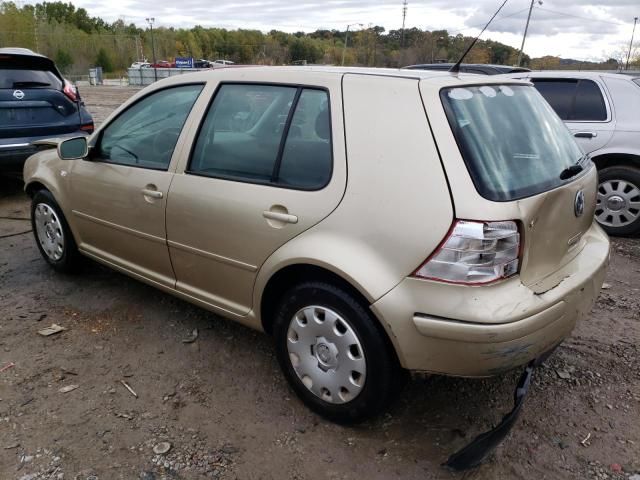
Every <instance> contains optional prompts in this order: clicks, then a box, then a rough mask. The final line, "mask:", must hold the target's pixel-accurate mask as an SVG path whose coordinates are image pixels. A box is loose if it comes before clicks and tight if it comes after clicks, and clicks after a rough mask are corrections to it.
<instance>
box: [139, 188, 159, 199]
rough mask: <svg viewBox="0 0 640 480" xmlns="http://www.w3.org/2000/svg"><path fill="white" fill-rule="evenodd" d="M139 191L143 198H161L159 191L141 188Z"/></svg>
mask: <svg viewBox="0 0 640 480" xmlns="http://www.w3.org/2000/svg"><path fill="white" fill-rule="evenodd" d="M140 191H141V192H142V195H144V196H145V197H151V198H162V192H160V191H159V190H149V189H148V188H143V189H142V190H140Z"/></svg>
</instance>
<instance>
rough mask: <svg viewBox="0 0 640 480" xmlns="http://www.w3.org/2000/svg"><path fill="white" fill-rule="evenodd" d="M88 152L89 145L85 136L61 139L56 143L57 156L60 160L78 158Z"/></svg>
mask: <svg viewBox="0 0 640 480" xmlns="http://www.w3.org/2000/svg"><path fill="white" fill-rule="evenodd" d="M88 154H89V146H88V144H87V138H86V137H74V138H68V139H66V140H63V141H61V142H60V143H59V144H58V156H59V157H60V158H61V159H62V160H78V159H80V158H85V157H86V156H87V155H88Z"/></svg>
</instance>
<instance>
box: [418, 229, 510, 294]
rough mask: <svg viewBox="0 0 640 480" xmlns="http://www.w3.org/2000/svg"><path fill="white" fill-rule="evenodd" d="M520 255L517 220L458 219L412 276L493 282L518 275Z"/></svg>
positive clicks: (450, 281)
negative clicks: (478, 220) (442, 240)
mask: <svg viewBox="0 0 640 480" xmlns="http://www.w3.org/2000/svg"><path fill="white" fill-rule="evenodd" d="M519 256H520V234H519V232H518V224H517V223H516V222H514V221H504V222H474V221H467V220H456V221H455V223H454V224H453V227H452V228H451V231H450V232H449V235H448V236H447V238H446V239H445V240H444V242H442V244H441V245H440V247H438V249H437V250H436V251H435V252H434V253H433V254H432V255H431V256H430V257H429V258H428V259H427V261H426V262H424V264H422V265H421V266H420V268H418V269H417V270H416V271H415V272H414V273H413V276H415V277H419V278H427V279H430V280H438V281H441V282H449V283H461V284H476V285H477V284H483V283H490V282H495V281H496V280H501V279H503V278H507V277H510V276H511V275H515V274H516V273H517V272H518V267H519V263H520V262H519Z"/></svg>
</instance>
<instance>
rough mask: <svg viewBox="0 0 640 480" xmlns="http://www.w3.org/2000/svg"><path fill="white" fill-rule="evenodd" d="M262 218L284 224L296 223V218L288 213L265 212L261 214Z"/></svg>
mask: <svg viewBox="0 0 640 480" xmlns="http://www.w3.org/2000/svg"><path fill="white" fill-rule="evenodd" d="M262 216H263V217H264V218H266V219H269V220H276V221H278V222H285V223H298V217H296V216H295V215H291V214H290V213H280V212H272V211H271V210H265V211H264V212H262Z"/></svg>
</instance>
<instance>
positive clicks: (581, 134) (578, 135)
mask: <svg viewBox="0 0 640 480" xmlns="http://www.w3.org/2000/svg"><path fill="white" fill-rule="evenodd" d="M573 136H574V137H576V138H594V137H597V136H598V134H597V133H596V132H576V133H574V134H573Z"/></svg>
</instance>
